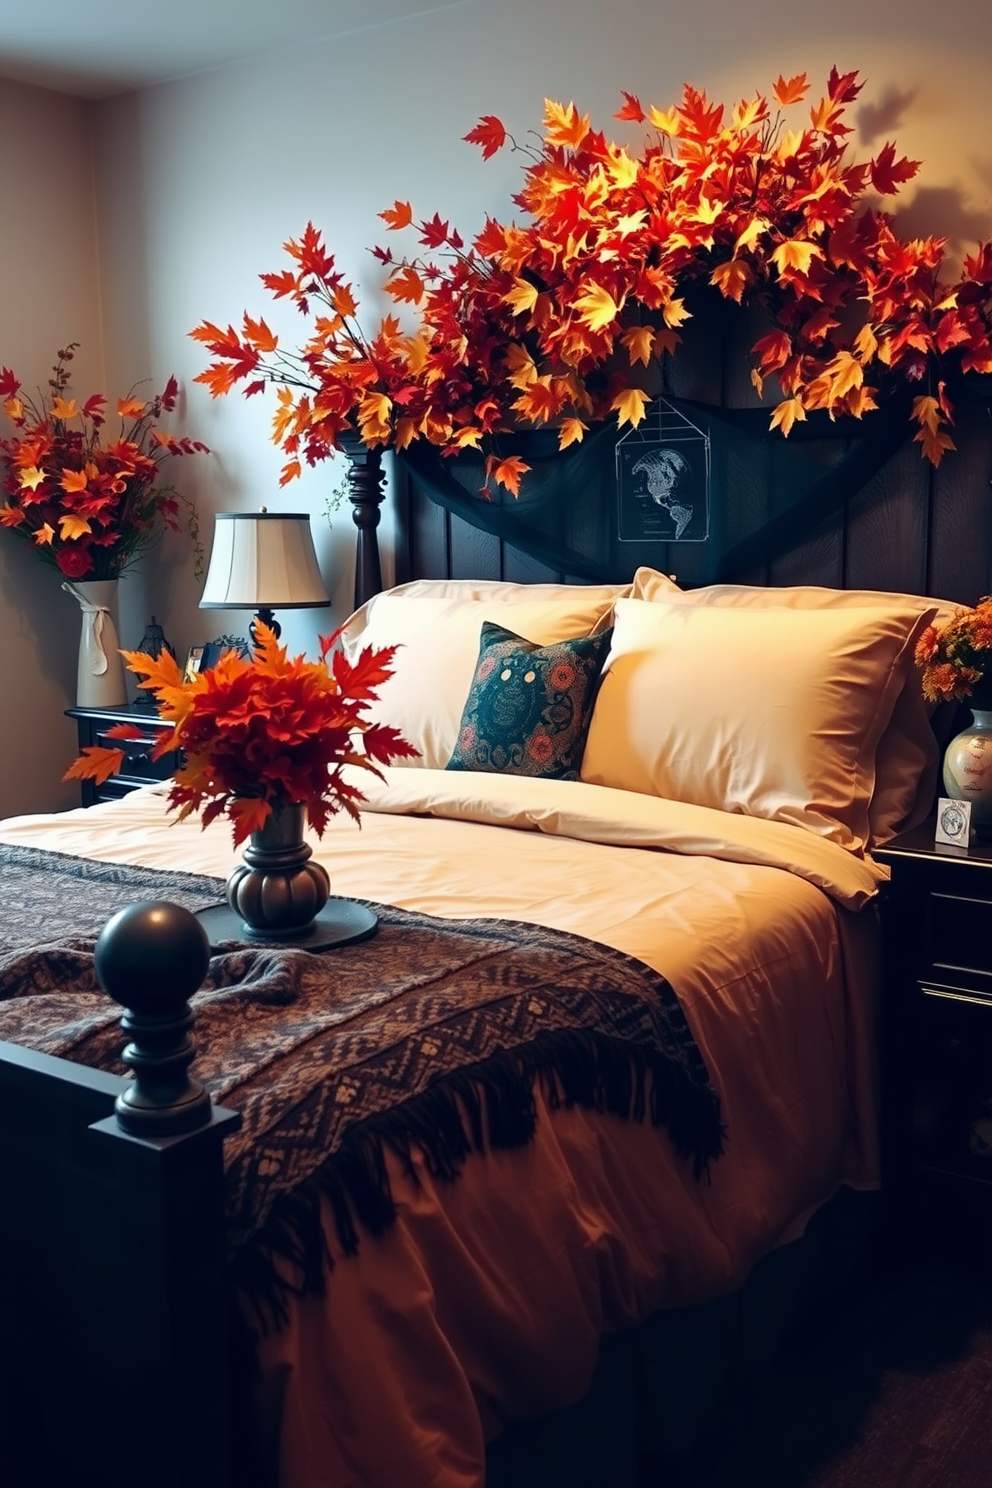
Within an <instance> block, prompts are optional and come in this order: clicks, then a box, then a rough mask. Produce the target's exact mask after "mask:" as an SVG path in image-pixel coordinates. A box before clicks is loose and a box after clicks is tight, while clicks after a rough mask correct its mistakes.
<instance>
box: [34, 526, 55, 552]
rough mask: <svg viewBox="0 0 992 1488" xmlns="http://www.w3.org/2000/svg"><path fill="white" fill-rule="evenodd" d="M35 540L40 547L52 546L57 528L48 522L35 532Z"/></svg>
mask: <svg viewBox="0 0 992 1488" xmlns="http://www.w3.org/2000/svg"><path fill="white" fill-rule="evenodd" d="M34 540H35V542H36V543H37V544H38V546H39V547H42V546H45V547H51V545H52V543H53V542H54V541H55V528H54V527H51V526H49V524H48V523H47V522H46V523H45V525H44V526H43V527H39V528H38V530H37V531H36V532H35V534H34Z"/></svg>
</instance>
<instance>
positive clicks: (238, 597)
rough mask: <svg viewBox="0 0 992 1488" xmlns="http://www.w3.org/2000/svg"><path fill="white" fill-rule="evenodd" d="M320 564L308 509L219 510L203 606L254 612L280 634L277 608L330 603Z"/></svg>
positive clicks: (255, 642)
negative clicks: (275, 616) (281, 510)
mask: <svg viewBox="0 0 992 1488" xmlns="http://www.w3.org/2000/svg"><path fill="white" fill-rule="evenodd" d="M330 602H331V601H330V597H329V595H328V593H327V590H326V588H325V587H324V581H323V579H322V578H321V576H320V569H319V568H318V566H317V555H316V553H315V552H314V546H313V536H312V534H311V532H310V518H309V516H308V515H307V513H306V512H270V511H267V510H266V509H265V507H264V506H263V507H262V508H261V509H260V510H259V511H257V512H218V513H217V515H216V517H215V518H214V545H213V548H212V549H211V553H210V565H209V567H208V569H207V579H206V583H205V584H204V586H203V595H202V597H201V599H200V609H201V610H254V611H255V619H254V620H253V621H252V623H251V626H250V627H249V633H250V635H251V639H252V644H253V645H255V646H257V645H258V638H257V634H256V630H255V621H258V620H260V621H262V623H263V624H265V625H268V626H269V627H270V628H271V630H272V631H273V633H274V634H275V635H276V636H278V635H279V633H280V626H279V622H278V621H277V620H276V619H275V618H274V616H273V613H272V612H273V610H277V609H278V610H285V609H289V610H302V609H314V608H318V607H320V606H323V605H328V604H330Z"/></svg>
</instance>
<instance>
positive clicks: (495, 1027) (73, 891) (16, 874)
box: [0, 845, 722, 1306]
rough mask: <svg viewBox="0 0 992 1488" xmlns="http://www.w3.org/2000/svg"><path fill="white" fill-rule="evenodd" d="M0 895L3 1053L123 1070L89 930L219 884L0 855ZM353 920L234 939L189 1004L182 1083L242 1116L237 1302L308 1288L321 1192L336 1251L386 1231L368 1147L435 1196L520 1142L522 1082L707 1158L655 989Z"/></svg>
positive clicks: (710, 1116)
mask: <svg viewBox="0 0 992 1488" xmlns="http://www.w3.org/2000/svg"><path fill="white" fill-rule="evenodd" d="M0 883H2V885H3V904H4V916H3V922H2V924H0V1039H6V1040H10V1041H12V1042H16V1043H19V1044H24V1045H27V1046H29V1047H31V1048H33V1049H38V1050H42V1051H44V1052H46V1053H49V1054H56V1055H60V1056H62V1057H64V1058H67V1059H70V1060H73V1061H75V1062H77V1063H81V1064H87V1065H90V1066H95V1067H97V1068H100V1069H105V1070H110V1071H113V1072H117V1073H122V1074H123V1073H125V1071H124V1067H123V1066H122V1065H121V1063H120V1059H119V1055H120V1051H121V1049H122V1047H123V1044H124V1038H123V1035H122V1033H121V1030H120V1012H121V1010H120V1008H119V1007H118V1006H117V1004H116V1003H113V1002H111V1000H110V999H109V998H108V997H107V996H106V995H105V994H104V993H103V992H102V991H101V990H100V988H99V985H98V983H97V979H96V974H95V967H94V944H95V939H96V935H97V934H98V933H99V930H100V928H101V926H102V925H103V924H104V923H105V921H106V920H107V919H108V918H109V917H110V916H111V915H112V914H114V913H115V912H116V911H117V910H118V909H121V908H123V907H124V906H125V905H128V904H131V903H133V902H134V901H135V900H137V899H169V900H172V901H173V902H174V903H178V904H182V905H184V906H185V907H187V908H189V909H192V910H196V909H199V908H202V907H204V906H206V905H208V904H216V903H217V902H218V900H219V899H220V898H222V890H223V884H222V881H221V880H219V879H215V878H207V877H203V876H197V875H194V874H185V873H171V872H170V873H166V872H159V871H155V870H152V869H146V868H133V867H125V866H120V865H115V864H107V863H98V862H93V861H91V860H88V859H78V858H71V857H66V856H63V855H61V854H56V853H46V852H40V851H37V850H35V849H33V848H21V847H4V846H2V845H0ZM372 907H373V908H374V909H375V910H376V911H377V912H378V915H379V929H378V931H377V933H376V934H375V935H374V936H373V937H372V938H371V939H370V940H367V941H364V942H360V943H358V944H355V945H345V946H340V947H337V948H335V949H334V950H330V951H325V952H321V953H312V952H308V951H303V950H298V949H293V948H287V947H261V946H249V945H244V944H240V945H239V944H232V945H231V946H230V948H229V949H228V948H225V949H223V950H222V952H221V953H220V954H217V955H215V956H213V958H212V959H211V962H210V969H209V973H208V976H207V979H206V981H205V982H204V985H203V988H202V990H201V991H200V992H198V993H197V995H196V996H195V998H194V999H193V1008H194V1012H195V1016H196V1024H195V1029H194V1039H195V1041H196V1044H197V1048H198V1054H197V1058H196V1062H195V1065H194V1073H195V1074H196V1075H197V1076H198V1078H199V1079H200V1080H202V1081H203V1083H204V1084H205V1085H206V1086H207V1087H208V1089H209V1090H210V1093H211V1095H212V1096H213V1098H214V1100H215V1101H216V1102H218V1104H221V1105H224V1106H228V1107H233V1108H235V1109H237V1110H238V1111H240V1112H241V1114H242V1126H241V1129H240V1130H239V1131H238V1132H236V1133H235V1134H234V1135H233V1136H231V1137H230V1138H229V1139H228V1141H227V1143H226V1151H225V1167H226V1207H227V1225H228V1237H229V1244H230V1250H231V1254H232V1260H233V1261H234V1263H235V1274H236V1276H238V1279H239V1280H241V1281H242V1282H243V1283H244V1285H245V1286H246V1287H248V1288H249V1290H251V1291H253V1292H254V1294H255V1295H256V1296H258V1289H259V1288H261V1290H262V1291H263V1292H265V1291H267V1292H268V1293H269V1295H270V1300H272V1302H273V1305H274V1306H277V1297H276V1296H275V1291H277V1290H278V1285H279V1282H278V1277H279V1275H280V1270H281V1268H279V1267H277V1266H274V1265H272V1258H273V1256H281V1257H283V1258H284V1259H286V1260H289V1261H290V1262H292V1263H293V1264H294V1266H296V1267H298V1268H299V1274H300V1275H301V1276H302V1287H303V1289H304V1290H311V1289H313V1290H318V1291H319V1290H320V1289H321V1287H322V1284H323V1282H322V1278H323V1268H324V1266H325V1265H327V1264H329V1263H331V1257H330V1256H329V1255H328V1254H327V1247H326V1242H325V1239H324V1236H323V1231H322V1229H321V1224H320V1217H319V1201H320V1198H321V1196H324V1197H326V1198H327V1199H328V1200H329V1201H330V1204H331V1206H332V1209H333V1213H334V1218H335V1221H336V1226H337V1233H338V1238H339V1241H340V1244H341V1246H342V1249H343V1250H344V1251H345V1252H346V1253H350V1252H353V1251H354V1250H355V1249H356V1248H357V1245H358V1225H359V1224H361V1225H364V1226H366V1227H367V1228H368V1229H369V1230H371V1231H373V1232H374V1233H379V1232H381V1231H382V1230H383V1229H384V1228H385V1227H386V1226H387V1225H389V1223H390V1222H391V1221H392V1219H393V1217H394V1212H395V1211H394V1207H393V1199H392V1195H391V1193H390V1186H389V1179H388V1175H387V1171H386V1166H385V1162H384V1153H385V1149H386V1148H387V1147H388V1148H391V1149H392V1150H393V1151H394V1152H396V1153H398V1154H399V1155H400V1157H401V1160H402V1161H403V1163H404V1164H405V1165H406V1166H407V1168H408V1169H409V1170H411V1171H412V1166H411V1154H412V1152H413V1151H414V1150H416V1151H418V1152H420V1153H422V1155H423V1159H424V1161H425V1163H426V1165H427V1167H428V1169H429V1171H430V1172H431V1173H432V1174H434V1175H435V1176H438V1177H440V1178H443V1179H453V1178H455V1177H456V1176H457V1174H458V1172H459V1170H460V1168H461V1165H462V1164H463V1162H464V1161H465V1159H466V1157H467V1156H468V1154H469V1153H470V1152H472V1151H483V1150H485V1149H487V1148H509V1147H516V1146H519V1145H521V1144H523V1143H525V1142H526V1141H527V1140H528V1139H529V1138H530V1137H531V1136H532V1134H533V1132H534V1125H535V1108H534V1100H533V1088H534V1082H535V1080H538V1079H539V1080H541V1082H542V1084H543V1088H544V1089H545V1091H546V1093H547V1096H548V1099H549V1101H550V1103H551V1105H552V1106H559V1105H563V1106H567V1105H578V1106H582V1107H585V1108H587V1109H590V1110H594V1111H603V1112H610V1113H612V1114H614V1115H616V1116H619V1117H622V1118H625V1119H632V1120H636V1121H641V1120H645V1119H650V1120H651V1121H652V1122H653V1123H654V1124H655V1125H665V1126H666V1127H667V1128H668V1131H669V1133H670V1135H671V1138H672V1141H673V1143H674V1145H675V1147H676V1149H677V1151H678V1152H679V1153H680V1155H681V1156H683V1157H684V1158H686V1159H687V1160H689V1161H691V1162H692V1164H693V1168H694V1172H695V1175H696V1176H697V1177H699V1176H700V1174H701V1173H703V1172H704V1170H705V1169H706V1166H707V1164H708V1163H709V1161H710V1159H712V1158H715V1157H717V1156H718V1155H719V1153H720V1151H721V1148H722V1129H721V1126H720V1117H719V1102H718V1099H717V1096H716V1094H715V1092H714V1090H713V1089H712V1087H711V1085H710V1082H709V1078H708V1075H707V1072H706V1069H705V1066H704V1064H703V1060H702V1057H701V1055H700V1053H699V1051H698V1049H697V1047H696V1045H695V1043H694V1041H693V1039H692V1036H691V1034H690V1032H689V1029H688V1026H687V1024H686V1021H685V1017H684V1014H683V1012H682V1009H681V1007H680V1005H679V1003H678V1001H677V999H676V997H675V995H674V993H673V991H672V989H671V987H670V986H669V984H668V983H667V982H666V981H665V979H664V978H663V977H661V976H658V975H657V974H656V973H655V972H653V971H651V970H650V969H649V968H648V967H646V966H644V965H643V964H642V963H641V962H639V961H637V960H635V959H633V958H632V957H629V956H626V955H624V954H623V953H621V952H619V951H615V950H611V949H609V948H607V947H604V946H600V945H597V944H596V943H594V942H592V941H588V940H585V939H583V938H581V937H580V936H576V935H571V934H566V933H564V932H562V931H551V930H544V929H541V928H539V927H536V926H532V925H526V924H520V923H516V922H509V921H505V920H496V919H491V920H486V919H476V920H451V921H449V920H441V919H436V918H433V917H431V916H429V915H423V914H416V913H411V912H409V911H405V910H400V909H394V908H390V907H388V906H383V905H373V906H372ZM39 927H43V928H42V929H41V930H39ZM249 1242H252V1243H249Z"/></svg>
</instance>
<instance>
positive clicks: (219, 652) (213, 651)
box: [200, 635, 251, 671]
mask: <svg viewBox="0 0 992 1488" xmlns="http://www.w3.org/2000/svg"><path fill="white" fill-rule="evenodd" d="M202 649H203V655H202V656H201V657H200V670H201V671H206V669H207V668H208V667H212V666H216V665H217V663H218V662H219V661H220V659H221V657H222V656H223V654H224V652H225V651H236V652H237V653H238V655H239V656H244V657H248V656H250V655H251V651H250V650H249V647H248V642H247V641H246V640H245V638H244V636H235V635H222V636H218V637H217V639H216V640H215V641H208V642H207V644H206V645H205V646H204V647H203V648H202Z"/></svg>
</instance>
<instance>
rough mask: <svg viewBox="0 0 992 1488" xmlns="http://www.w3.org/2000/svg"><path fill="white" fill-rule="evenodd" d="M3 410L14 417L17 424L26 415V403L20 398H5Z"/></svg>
mask: <svg viewBox="0 0 992 1488" xmlns="http://www.w3.org/2000/svg"><path fill="white" fill-rule="evenodd" d="M3 411H4V413H5V414H6V415H7V417H8V418H9V419H12V420H13V421H14V423H15V424H17V423H20V421H21V419H22V418H23V417H24V404H23V403H22V402H21V400H20V398H5V399H4V404H3Z"/></svg>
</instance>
